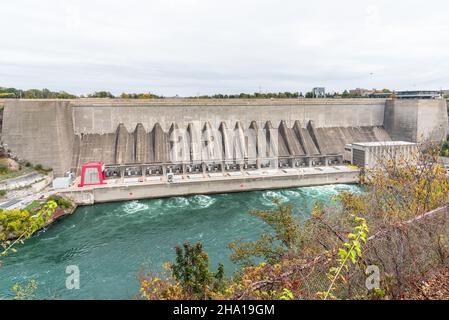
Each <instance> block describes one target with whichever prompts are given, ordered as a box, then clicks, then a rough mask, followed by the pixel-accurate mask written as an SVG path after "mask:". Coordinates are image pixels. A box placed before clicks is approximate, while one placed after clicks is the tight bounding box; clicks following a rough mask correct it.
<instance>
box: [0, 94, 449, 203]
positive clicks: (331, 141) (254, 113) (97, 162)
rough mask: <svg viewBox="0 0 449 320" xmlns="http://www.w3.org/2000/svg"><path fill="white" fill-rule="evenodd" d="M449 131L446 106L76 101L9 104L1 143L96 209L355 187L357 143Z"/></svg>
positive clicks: (438, 102) (440, 135)
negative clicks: (61, 179)
mask: <svg viewBox="0 0 449 320" xmlns="http://www.w3.org/2000/svg"><path fill="white" fill-rule="evenodd" d="M448 132H449V128H448V116H447V106H446V101H445V100H442V99H429V100H412V99H389V100H386V99H288V100H287V99H286V100H255V99H254V100H242V99H226V100H212V99H210V100H209V99H204V100H203V99H198V100H197V99H154V100H102V99H77V100H70V101H62V100H6V101H5V108H4V111H3V123H2V136H1V137H2V141H3V143H4V144H5V145H6V146H7V148H8V149H9V150H11V151H12V152H13V153H15V154H16V155H18V156H19V157H20V158H22V159H26V160H28V161H31V162H33V163H39V164H42V165H44V166H46V167H50V168H53V171H54V175H55V176H56V177H58V176H64V175H65V174H66V173H67V172H68V171H71V172H72V173H73V174H74V175H75V176H77V177H78V178H77V179H76V181H75V182H74V183H73V184H72V186H70V187H68V188H66V189H63V190H61V192H63V193H65V194H66V195H68V196H70V197H71V198H72V199H74V200H75V201H76V202H77V203H79V204H91V203H95V202H108V201H119V200H129V199H141V198H156V197H168V196H178V195H189V194H199V193H201V194H205V193H224V192H240V191H247V190H261V189H271V188H288V187H301V186H310V185H323V184H335V183H355V182H358V177H359V170H358V169H356V168H352V167H348V166H346V165H344V163H343V162H344V159H346V158H347V157H348V155H347V153H348V152H350V151H348V150H347V148H346V146H347V145H349V144H353V143H365V144H366V143H372V142H378V143H380V144H381V143H382V142H387V141H404V142H418V141H419V140H421V139H428V140H433V141H441V140H443V139H445V138H446V136H447V134H448ZM390 144H391V143H390ZM349 156H350V155H349ZM100 168H101V169H100ZM100 171H101V172H100ZM81 175H82V177H80V176H81ZM81 181H83V183H81Z"/></svg>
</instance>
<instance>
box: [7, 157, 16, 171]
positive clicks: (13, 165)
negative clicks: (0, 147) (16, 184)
mask: <svg viewBox="0 0 449 320" xmlns="http://www.w3.org/2000/svg"><path fill="white" fill-rule="evenodd" d="M5 163H6V165H7V166H8V169H9V170H11V171H18V170H20V164H18V163H17V162H16V161H14V160H13V159H9V158H6V159H5Z"/></svg>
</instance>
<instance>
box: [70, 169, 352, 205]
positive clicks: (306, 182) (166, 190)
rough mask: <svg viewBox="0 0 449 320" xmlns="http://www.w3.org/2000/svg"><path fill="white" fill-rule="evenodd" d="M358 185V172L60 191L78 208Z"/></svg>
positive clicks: (348, 171) (347, 171)
mask: <svg viewBox="0 0 449 320" xmlns="http://www.w3.org/2000/svg"><path fill="white" fill-rule="evenodd" d="M358 182H359V170H357V169H353V170H346V171H342V172H339V173H335V172H334V173H324V172H323V173H318V174H307V175H290V176H278V177H252V178H249V177H246V178H239V179H222V180H209V181H189V182H182V183H164V184H155V185H148V184H140V185H139V184H134V185H132V184H130V185H126V186H108V187H98V188H92V189H90V190H86V188H81V189H79V190H76V191H64V192H63V194H64V195H65V196H67V197H69V198H71V199H72V200H73V201H75V202H76V203H77V204H79V205H86V204H93V203H101V202H111V201H126V200H136V199H150V198H163V197H174V196H188V195H194V194H215V193H229V192H243V191H254V190H268V189H283V188H293V187H303V186H318V185H329V184H339V183H343V184H347V183H358Z"/></svg>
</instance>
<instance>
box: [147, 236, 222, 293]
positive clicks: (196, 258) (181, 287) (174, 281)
mask: <svg viewBox="0 0 449 320" xmlns="http://www.w3.org/2000/svg"><path fill="white" fill-rule="evenodd" d="M167 269H168V270H169V271H170V273H171V274H170V276H169V277H167V278H166V279H164V280H162V279H160V278H159V277H157V276H155V275H150V276H148V277H142V278H141V281H140V283H141V290H140V292H141V295H142V296H143V297H144V298H146V299H149V300H154V299H169V300H175V299H189V300H190V299H210V298H212V297H216V296H217V295H218V296H219V295H221V294H222V293H223V291H224V289H225V283H224V266H223V264H221V263H220V264H219V265H218V268H217V272H215V273H214V272H211V271H209V256H208V255H207V253H206V252H205V251H204V249H203V245H202V244H201V243H200V242H198V243H196V244H194V245H190V243H189V242H187V241H186V242H184V244H183V245H182V246H179V245H178V246H177V247H176V262H175V263H173V264H168V266H167Z"/></svg>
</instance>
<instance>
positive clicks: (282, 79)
mask: <svg viewBox="0 0 449 320" xmlns="http://www.w3.org/2000/svg"><path fill="white" fill-rule="evenodd" d="M448 9H449V3H448V2H447V1H443V0H440V1H439V0H428V1H426V2H422V1H417V0H412V1H405V0H402V1H385V0H377V1H374V0H366V1H355V0H345V1H324V0H315V1H313V2H311V1H310V2H302V1H301V2H300V1H297V0H283V1H276V0H258V1H256V0H240V1H237V0H227V1H218V0H168V1H167V0H153V1H144V0H141V1H137V0H131V1H126V2H125V1H116V0H113V1H105V0H104V1H99V0H89V1H87V0H78V1H51V0H40V1H31V0H16V1H14V2H12V1H10V2H5V3H4V4H2V9H1V10H2V19H0V28H1V29H2V30H3V31H4V32H3V35H4V36H3V37H2V41H1V42H0V86H15V87H20V88H30V87H38V88H42V87H49V88H50V89H53V90H58V89H63V90H68V91H72V92H76V93H87V92H91V91H94V90H102V89H105V90H110V91H113V92H115V93H120V92H121V91H122V90H126V91H143V90H146V91H147V90H150V91H152V92H155V93H159V94H164V95H174V94H181V95H195V94H197V93H198V92H199V93H204V94H205V93H215V92H226V93H238V92H252V91H257V90H259V86H261V87H262V90H266V91H280V90H282V91H286V90H288V91H306V90H310V88H311V87H313V86H316V85H324V86H326V87H328V88H329V89H330V90H342V89H344V88H352V87H378V88H381V87H390V88H394V89H408V88H415V87H422V88H435V89H436V88H440V87H443V88H449V75H448V74H449V73H448V71H449V70H448V67H449V62H447V57H448V56H449V22H448V20H447V17H446V12H448ZM371 74H372V75H371Z"/></svg>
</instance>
